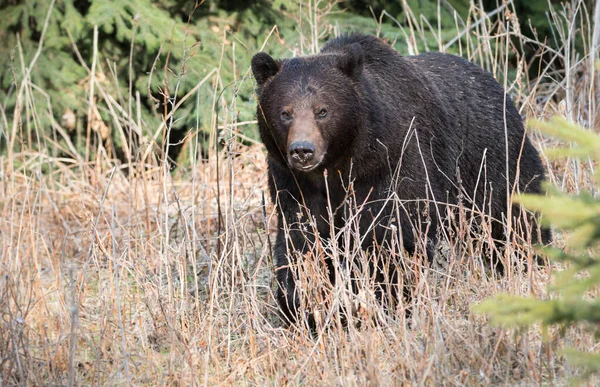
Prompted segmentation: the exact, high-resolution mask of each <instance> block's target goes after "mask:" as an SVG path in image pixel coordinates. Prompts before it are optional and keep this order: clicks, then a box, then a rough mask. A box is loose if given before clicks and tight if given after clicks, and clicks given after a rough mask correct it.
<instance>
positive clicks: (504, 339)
mask: <svg viewBox="0 0 600 387" xmlns="http://www.w3.org/2000/svg"><path fill="white" fill-rule="evenodd" d="M317 3H318V1H317V2H315V1H309V2H306V3H304V4H306V7H305V8H304V10H303V11H302V13H301V14H299V15H298V18H299V20H303V21H304V22H305V24H304V26H305V27H306V26H308V27H307V28H308V29H309V30H310V33H306V32H303V36H302V39H301V41H302V42H303V43H302V46H301V47H284V48H285V49H286V50H288V51H293V50H300V51H305V52H311V50H313V48H311V47H313V46H311V45H315V46H314V47H316V45H317V44H318V42H319V39H321V37H322V36H321V35H322V34H323V31H333V30H335V26H329V25H327V18H326V17H322V16H324V15H321V14H319V12H323V9H320V8H318V7H315V5H316V4H317ZM309 6H310V7H309ZM511 10H512V6H511V4H510V3H509V5H508V6H507V7H503V8H502V9H501V10H499V11H497V12H496V13H497V14H498V15H503V16H502V17H501V18H500V20H499V21H496V22H493V21H492V19H490V18H488V17H487V16H486V14H485V13H484V12H483V11H482V9H481V8H480V7H478V6H473V7H472V8H471V12H470V14H469V17H468V19H466V20H459V18H458V17H457V21H456V25H457V36H462V37H463V38H464V40H456V41H453V42H452V46H451V47H449V46H448V42H443V41H441V39H440V40H439V42H438V46H437V47H432V49H441V50H448V49H452V48H456V47H458V51H459V52H460V53H461V54H462V55H464V56H465V57H467V58H469V59H470V60H471V61H473V62H476V63H479V64H481V65H482V66H484V67H486V68H487V69H489V70H490V71H492V72H493V73H494V75H495V76H496V77H497V79H499V81H500V82H501V83H503V84H504V85H505V87H506V89H507V90H508V91H509V92H510V93H511V95H513V96H514V99H515V101H516V102H517V103H518V105H519V106H520V107H521V112H522V114H523V115H524V116H527V117H536V118H540V117H546V116H550V115H554V114H561V115H564V116H566V117H568V118H569V119H572V120H574V121H577V122H580V123H583V124H587V125H588V126H590V127H594V129H595V130H596V129H597V128H596V127H595V126H593V123H595V122H596V113H595V107H596V104H597V81H598V77H597V74H596V72H595V70H594V67H593V66H592V64H593V59H595V58H596V56H597V51H596V48H592V46H591V44H592V43H593V42H597V41H598V28H599V24H600V22H598V17H596V18H595V19H594V17H593V15H592V10H591V9H587V8H585V3H584V2H583V1H572V2H570V3H568V4H565V5H564V6H562V8H560V10H559V11H557V12H553V13H552V14H551V16H550V17H551V18H552V19H553V20H560V21H561V23H559V24H560V27H556V28H557V34H556V35H557V36H558V37H559V39H560V41H561V42H562V46H561V48H560V49H558V50H555V51H551V50H550V49H549V48H548V47H546V46H545V45H544V44H543V43H540V42H537V41H534V42H531V41H529V40H528V39H527V38H525V37H524V36H523V34H522V33H521V29H522V28H524V27H523V26H519V25H518V23H517V20H516V18H515V15H514V14H513V13H512V12H511ZM386 17H389V15H385V14H384V15H382V18H386ZM374 23H376V22H375V21H374ZM575 26H578V27H577V28H578V29H575ZM398 28H399V33H398V36H399V39H406V41H407V42H408V44H409V46H410V47H411V50H412V51H413V52H415V53H416V52H417V51H418V50H419V45H417V41H418V40H420V41H424V40H427V34H430V33H431V32H432V31H433V33H434V34H435V32H436V29H435V27H432V26H431V24H428V23H425V22H424V21H423V20H419V19H417V18H412V19H411V23H410V24H409V27H401V26H399V27H398ZM274 31H275V30H274ZM438 32H439V31H438ZM575 34H582V36H584V37H585V39H584V45H585V50H584V52H585V53H590V54H589V55H587V56H584V57H581V56H580V55H578V54H577V52H576V51H575V50H574V47H573V42H574V39H575ZM437 36H440V35H439V33H438V34H437ZM508 37H510V39H508ZM43 38H44V37H43V34H42V40H43ZM265 38H266V39H267V38H269V37H265ZM96 39H97V35H96ZM526 43H527V44H532V45H534V46H536V47H539V49H540V52H544V51H546V52H547V51H550V54H551V57H552V58H554V59H552V60H554V61H562V62H563V63H564V64H565V67H564V70H562V71H556V70H554V69H553V67H551V66H545V65H542V66H540V69H539V74H540V75H539V77H537V78H535V79H530V78H529V75H528V71H526V69H527V66H528V64H529V61H530V60H531V58H525V57H523V56H522V55H521V54H520V53H522V51H523V45H524V44H526ZM234 49H235V48H234V45H233V44H231V42H229V43H226V41H225V40H224V44H223V50H224V51H225V50H234ZM39 55H44V51H43V46H42V45H40V51H39ZM509 55H516V56H517V58H518V62H517V63H518V67H517V72H516V76H514V77H513V78H509V77H508V76H507V74H508V59H507V58H508V56H509ZM20 60H21V62H20V63H19V64H20V71H21V75H22V77H23V81H22V82H21V83H20V85H19V87H18V105H17V109H16V110H15V111H11V112H8V111H5V110H4V108H2V111H1V113H2V117H1V118H2V128H3V129H2V136H3V137H4V138H5V139H6V141H7V143H8V144H10V145H11V146H12V145H15V144H21V146H19V147H14V148H10V149H11V150H9V153H8V154H5V155H3V156H1V157H0V177H1V178H0V192H1V195H0V211H1V218H0V315H1V319H0V376H1V379H0V380H1V383H0V384H1V385H65V384H66V385H76V384H84V385H99V384H103V385H115V384H137V385H172V384H177V385H229V384H240V385H283V384H304V385H399V384H423V385H480V384H483V385H489V384H524V385H530V384H557V385H562V384H568V383H569V380H570V378H572V377H576V376H577V375H578V370H577V369H574V368H571V367H570V366H569V364H567V363H566V362H565V359H564V357H563V356H562V354H561V348H563V347H564V346H574V347H578V348H582V349H586V350H595V351H597V350H598V343H597V342H596V341H594V339H593V337H591V336H589V335H587V334H586V333H585V332H583V331H581V330H579V329H575V328H573V329H568V330H567V331H566V332H559V331H555V330H551V331H550V332H548V336H547V337H546V338H545V340H542V334H541V332H540V331H539V330H535V329H534V330H531V331H515V330H508V329H503V328H495V327H491V326H489V325H488V324H487V321H486V319H485V318H484V317H481V316H478V315H475V314H473V313H472V312H471V310H470V306H471V305H472V304H474V303H477V302H479V301H480V300H482V299H484V298H486V297H489V296H491V295H494V294H497V293H498V292H501V291H502V292H509V293H513V294H535V295H537V296H540V297H544V296H545V295H546V285H547V283H548V275H549V272H550V271H551V270H553V269H554V267H552V266H549V267H541V268H537V267H536V268H530V270H527V269H525V268H524V267H523V266H522V265H521V266H519V264H516V265H517V266H518V267H517V268H516V270H514V271H509V273H508V275H506V276H504V277H497V276H495V275H493V273H490V271H489V270H488V269H487V268H486V265H485V264H484V262H483V260H482V258H481V257H484V256H485V254H484V252H483V251H482V249H483V246H482V244H481V243H479V242H480V240H478V238H473V237H471V236H469V235H468V233H467V234H465V235H463V236H462V237H461V238H458V239H457V238H453V239H450V240H449V242H448V243H447V244H446V245H445V246H444V247H443V249H442V251H441V252H440V253H439V255H440V256H441V257H443V259H441V260H440V261H441V262H442V264H440V265H439V266H437V267H432V268H417V269H418V270H414V271H409V272H411V273H414V276H413V278H412V279H411V280H412V289H413V299H412V301H411V308H412V309H411V310H412V316H411V318H410V319H409V320H410V321H407V320H406V319H405V315H404V314H403V313H400V312H399V311H401V310H402V308H404V307H406V305H404V306H401V307H400V309H399V310H398V311H397V313H386V312H384V311H383V310H382V308H381V306H380V305H379V304H378V303H376V302H375V301H374V299H373V297H372V294H371V295H370V294H369V289H372V284H368V283H367V284H366V285H365V291H364V292H362V293H358V294H354V293H353V292H351V291H348V289H345V288H344V284H348V281H345V282H344V281H340V282H339V283H338V285H336V286H330V285H326V283H327V282H326V281H321V280H320V277H321V273H322V271H321V270H320V268H319V267H318V265H317V267H313V266H311V265H310V264H307V265H306V266H305V267H304V270H303V271H302V272H303V273H305V274H307V277H306V278H305V281H304V284H305V285H306V289H307V292H309V293H310V292H311V291H312V292H314V297H313V298H311V299H312V300H317V299H318V297H320V296H322V295H323V294H328V295H329V297H328V300H329V301H328V302H324V303H321V304H320V305H318V306H319V307H321V308H322V309H323V310H322V311H323V313H322V315H321V321H322V322H324V323H323V324H322V325H320V327H321V329H319V330H318V332H317V334H316V335H312V334H311V333H310V332H309V331H308V330H307V329H305V327H304V326H303V325H302V324H299V325H298V326H296V327H290V328H287V327H285V325H283V324H282V322H281V321H280V319H279V318H278V317H277V313H276V312H277V308H276V303H275V300H274V297H273V293H274V289H275V287H274V282H273V273H272V268H273V264H272V257H271V252H270V243H271V241H272V240H273V237H274V232H275V229H276V219H275V216H274V209H273V205H272V204H271V203H269V202H268V201H266V202H265V199H264V198H265V196H267V197H268V195H266V194H265V192H266V162H265V153H264V150H263V148H262V147H261V146H260V145H258V144H257V145H252V146H244V145H241V143H240V141H239V138H240V136H242V134H241V133H240V129H241V128H242V127H243V126H244V125H252V124H253V123H251V122H250V123H244V122H236V121H235V120H233V121H232V119H231V117H235V116H236V115H235V114H232V113H234V112H235V111H236V108H235V107H236V101H235V100H225V99H224V98H223V97H222V95H221V94H220V92H221V90H222V88H223V87H224V86H223V84H222V82H221V80H220V78H219V72H220V69H219V68H216V69H207V74H208V75H207V76H206V78H205V79H203V80H199V81H198V88H197V89H196V90H198V89H200V88H209V89H212V95H213V98H214V102H215V105H218V106H219V109H218V112H219V114H217V110H215V112H214V114H213V117H212V118H211V119H212V128H213V129H212V132H211V134H210V143H211V144H216V143H217V142H218V141H217V139H218V138H219V139H220V140H221V141H220V143H221V144H222V147H221V148H219V149H217V148H216V147H214V146H213V147H211V148H210V149H208V152H207V153H206V154H205V155H204V159H203V160H200V159H199V157H197V155H198V153H199V152H198V146H199V144H198V141H199V140H198V136H193V135H190V136H189V137H188V138H187V139H186V144H185V146H184V151H185V152H188V154H189V165H188V166H186V167H185V168H180V169H178V170H176V171H175V172H170V171H169V167H168V164H167V163H164V162H163V161H162V160H161V155H160V153H157V152H156V147H155V145H154V141H155V140H156V139H158V138H159V137H161V136H164V134H165V132H166V131H169V130H171V128H172V125H173V120H172V116H168V117H165V119H164V122H163V124H162V125H161V126H160V127H158V128H147V129H148V132H149V133H152V134H153V137H152V138H150V137H149V138H145V139H143V141H142V143H141V144H142V145H141V146H140V149H139V151H138V152H132V153H131V154H130V155H128V159H127V163H125V164H120V163H117V162H115V160H112V159H111V158H110V157H109V155H110V151H109V150H107V149H103V148H102V145H100V146H99V147H98V149H95V150H94V152H89V153H88V152H86V153H85V154H83V155H81V154H78V152H77V151H76V150H75V147H74V146H73V145H72V144H71V143H70V141H69V136H68V133H67V132H66V131H65V130H64V129H62V127H61V125H60V123H58V122H56V121H53V124H52V126H53V133H54V136H53V137H46V136H45V135H44V134H43V133H45V132H44V131H40V130H39V125H40V121H39V118H40V116H51V109H50V106H51V105H50V106H49V104H50V103H51V101H46V100H45V99H44V90H43V88H42V86H41V85H36V84H33V83H32V82H31V81H30V79H29V77H28V73H29V69H30V68H31V67H32V66H35V59H34V61H32V62H30V63H25V62H23V59H22V58H20ZM97 60H98V59H97V55H96V54H95V55H94V60H93V63H90V64H86V63H84V62H83V61H82V66H84V67H85V68H86V69H87V70H88V72H89V77H88V80H87V83H86V84H85V85H82V87H86V88H88V90H89V95H90V96H92V95H101V96H102V98H98V99H94V98H92V97H90V101H89V112H90V113H89V115H88V117H89V120H88V122H87V123H86V125H87V129H88V132H87V133H88V135H89V136H90V137H92V136H101V134H100V131H101V130H110V131H117V132H118V133H121V134H120V135H122V136H125V134H124V133H125V132H123V126H125V125H127V126H129V127H132V128H137V129H140V128H141V126H142V125H143V123H142V121H141V119H139V118H138V115H137V114H136V110H135V109H136V103H138V104H139V98H138V99H137V101H136V100H131V101H128V103H129V106H121V105H120V104H119V102H118V101H119V99H118V98H112V97H111V96H110V95H108V94H106V91H105V90H104V89H103V83H102V82H101V79H102V78H106V77H110V76H111V75H110V74H104V73H102V68H101V66H98V65H97ZM237 66H239V68H240V69H241V70H240V72H239V73H240V74H243V75H248V74H249V71H248V66H249V64H247V63H237ZM156 76H159V75H156ZM182 76H183V75H182ZM511 79H512V80H511ZM237 82H252V80H251V79H248V78H240V79H238V80H237ZM170 87H173V88H176V87H177V85H170ZM94 90H95V91H94ZM129 94H130V95H135V93H129ZM132 98H133V97H132ZM195 98H196V95H195V94H193V93H190V95H187V96H185V97H184V99H186V100H187V99H189V100H190V101H193V100H195ZM41 101H45V102H41ZM180 102H181V101H173V107H174V108H175V109H176V107H177V106H179V105H178V104H179V103H180ZM98 105H101V106H100V107H101V108H102V109H107V111H109V112H110V114H111V117H112V118H113V121H112V122H98V120H101V118H100V117H99V115H97V114H95V113H94V112H95V111H97V109H98V108H99V106H98ZM24 133H37V136H38V137H37V138H38V139H40V141H38V142H37V143H36V144H35V145H34V144H33V143H32V142H30V141H26V136H25V135H24ZM191 133H195V131H192V132H191ZM531 136H532V138H533V140H534V142H535V145H536V147H537V148H538V149H539V150H540V151H541V154H542V157H543V158H544V161H545V163H546V166H547V170H548V179H549V180H550V181H551V182H552V183H554V184H556V185H558V186H559V187H560V188H561V189H563V190H565V191H567V192H578V191H579V190H580V189H582V188H588V189H589V188H593V187H592V186H591V179H590V176H591V174H592V173H593V172H594V167H595V166H594V165H590V164H589V163H586V162H580V161H576V160H567V161H566V162H562V163H551V162H550V161H548V160H546V158H545V157H544V149H545V148H546V147H547V146H549V145H550V144H551V143H553V142H554V140H552V139H548V138H542V137H541V136H540V135H538V134H537V133H531ZM88 144H98V142H97V141H89V142H88ZM13 149H18V150H15V151H14V152H13ZM91 154H94V155H96V156H94V157H92V156H90V155H91ZM345 232H347V233H348V234H347V235H351V233H352V232H354V231H353V230H352V228H351V227H349V228H348V230H347V231H345ZM554 243H556V244H557V245H558V246H560V244H561V235H560V234H557V235H556V241H555V242H554ZM335 248H336V247H335V246H325V249H324V251H329V252H328V254H336V255H340V254H341V255H342V256H345V257H352V256H354V255H355V254H358V255H360V254H361V252H360V251H355V250H352V249H348V250H347V251H336V250H335ZM510 251H511V253H510V254H512V255H511V256H512V257H517V256H518V255H519V254H520V255H524V256H526V257H527V256H531V254H532V252H531V249H530V246H528V245H527V243H524V242H518V241H516V242H515V243H514V244H513V246H512V248H511V249H510ZM397 253H398V255H402V256H403V254H404V253H403V252H402V251H398V252H397ZM511 256H509V257H507V258H506V259H511ZM364 259H371V258H370V257H364ZM405 259H406V265H407V267H411V265H415V262H416V261H415V260H414V259H413V257H405ZM514 261H515V262H520V260H518V259H516V258H515V259H514ZM340 275H342V274H340ZM367 280H368V279H365V282H368V281H367ZM340 284H341V285H340ZM369 286H370V287H369ZM314 289H317V291H315V290H314ZM323 289H325V291H324V292H323V291H321V290H323ZM339 305H346V306H347V307H352V308H354V310H355V314H354V315H353V316H354V317H351V318H356V319H357V320H359V321H360V322H361V324H360V326H359V325H356V324H353V323H351V324H349V325H348V327H347V328H343V327H341V324H340V323H339V320H338V318H339V314H337V313H335V311H337V310H338V309H339V308H338V307H339Z"/></svg>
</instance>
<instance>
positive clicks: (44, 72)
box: [0, 0, 276, 160]
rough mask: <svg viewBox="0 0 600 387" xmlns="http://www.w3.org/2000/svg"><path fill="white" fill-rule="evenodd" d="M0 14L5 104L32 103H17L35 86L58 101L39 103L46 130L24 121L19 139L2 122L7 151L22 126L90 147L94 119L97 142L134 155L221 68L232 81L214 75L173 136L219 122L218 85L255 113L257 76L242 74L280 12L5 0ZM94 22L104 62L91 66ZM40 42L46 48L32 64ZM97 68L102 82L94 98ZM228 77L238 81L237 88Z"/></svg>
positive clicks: (249, 7)
mask: <svg viewBox="0 0 600 387" xmlns="http://www.w3.org/2000/svg"><path fill="white" fill-rule="evenodd" d="M0 13H2V15H3V16H2V18H0V39H2V42H3V44H2V45H1V47H0V101H2V107H3V110H4V111H5V112H6V113H7V115H9V116H12V115H13V112H14V111H15V109H19V111H21V112H23V111H24V107H18V106H15V105H16V101H17V100H18V98H17V96H18V94H19V93H29V94H28V97H27V99H26V100H28V101H29V107H34V106H35V107H37V108H39V107H41V106H44V107H48V109H49V110H50V111H38V112H36V113H37V114H35V119H34V121H35V123H36V125H37V129H34V128H33V127H24V128H22V131H23V133H20V134H19V136H16V134H15V136H13V137H14V138H11V133H10V132H9V131H1V132H0V152H2V151H6V149H7V148H8V147H11V148H13V149H15V148H16V149H15V150H18V148H19V146H22V145H24V144H23V143H22V142H21V141H20V140H19V138H20V137H21V135H22V137H23V138H30V140H31V144H27V145H28V146H33V147H34V148H35V147H36V146H37V149H45V148H46V147H45V146H42V145H41V143H45V142H46V141H47V140H48V139H50V138H52V139H55V138H58V142H59V143H60V142H62V143H63V144H64V142H65V141H67V142H68V141H73V143H74V144H75V146H74V148H75V149H73V147H71V151H73V150H76V152H70V153H80V154H83V153H84V152H86V150H85V149H84V148H85V147H87V148H90V144H88V143H86V140H85V138H86V134H87V133H86V130H89V128H88V127H89V126H90V122H92V125H91V127H92V129H93V131H95V132H97V133H92V135H94V134H95V135H96V136H95V137H96V138H97V142H98V143H102V142H104V144H103V145H104V146H105V148H106V149H109V150H111V149H112V151H113V152H112V153H113V154H111V155H109V157H110V158H115V157H118V158H121V159H122V160H123V155H124V154H135V146H136V144H137V143H139V142H140V141H144V140H142V138H145V139H146V140H148V139H149V138H152V135H153V133H146V131H151V130H155V129H156V128H157V127H159V126H160V123H161V121H162V120H163V119H164V117H166V116H167V115H168V113H169V112H170V110H171V109H172V108H173V106H175V104H177V102H178V101H179V99H180V98H181V97H182V96H184V95H185V94H186V93H188V92H189V91H190V90H192V89H193V88H194V87H195V86H196V85H197V84H198V82H199V81H200V80H201V79H203V78H204V77H205V76H206V75H207V74H209V73H210V71H211V70H214V69H216V68H219V79H220V80H222V81H223V84H220V85H214V84H211V82H207V83H206V85H207V86H206V87H205V88H204V89H201V90H199V91H198V93H199V94H200V95H199V97H198V98H196V96H194V98H189V102H187V103H185V104H182V105H181V106H179V107H178V109H177V112H176V114H175V116H174V117H173V123H174V124H173V125H172V128H170V129H172V130H170V131H169V132H170V135H171V136H172V137H174V138H175V139H176V140H175V141H181V138H182V137H183V136H184V135H185V134H187V133H188V132H189V131H190V129H191V128H198V129H199V133H200V136H199V137H201V141H202V140H203V135H202V134H203V131H207V130H208V128H209V126H210V125H211V124H212V123H211V122H210V116H211V111H212V109H213V108H214V106H213V103H214V102H213V101H212V99H211V98H209V96H210V95H212V90H213V88H215V87H216V88H217V89H219V88H226V89H227V90H225V92H224V93H223V97H224V98H227V100H229V101H230V100H231V99H232V98H233V95H234V94H235V95H236V97H237V107H238V109H239V111H240V114H242V115H245V116H244V119H251V118H252V114H253V102H252V101H250V100H251V98H252V94H253V89H252V85H251V82H250V81H247V82H243V83H242V82H239V80H240V79H241V78H243V77H244V76H245V75H246V74H245V72H246V70H247V68H246V67H247V66H246V67H244V66H245V65H246V63H249V62H250V57H251V55H252V53H254V52H255V51H256V50H257V49H258V47H260V45H261V44H262V43H263V41H262V39H264V38H265V36H267V35H268V32H269V30H270V28H272V26H273V24H274V15H275V14H276V11H275V10H274V9H273V8H272V5H270V4H268V3H266V2H263V1H257V2H244V1H242V2H231V1H215V2H213V1H211V2H204V1H196V2H193V1H191V2H179V1H175V0H160V1H150V0H124V1H119V2H115V1H110V0H88V1H85V0H54V1H45V0H28V1H25V0H9V1H7V2H3V3H2V4H0ZM241 20H244V23H243V25H242V23H241ZM94 28H97V30H98V37H97V51H96V52H97V62H96V66H97V67H96V68H95V69H92V62H93V57H94ZM259 39H261V40H260V41H259ZM224 42H225V43H224ZM40 44H42V45H43V50H42V51H43V54H42V55H39V56H38V57H37V59H36V61H35V64H34V65H32V59H33V58H34V57H35V56H36V52H37V50H38V48H39V47H40ZM236 44H237V45H236ZM224 45H225V46H224ZM234 45H236V47H235V49H232V46H234ZM234 50H235V51H234ZM234 62H235V63H234ZM92 71H93V72H94V75H93V77H94V83H95V87H94V96H93V98H90V96H89V93H90V85H91V74H92ZM234 72H235V73H234ZM211 81H212V80H211ZM236 81H237V83H239V84H241V86H240V85H238V84H236ZM24 84H25V85H27V87H25V88H23V87H22V85H24ZM229 84H235V85H234V86H232V87H229V88H228V87H227V85H229ZM138 95H139V97H138ZM108 96H111V97H114V96H118V97H119V100H118V101H115V102H116V103H118V104H119V105H120V106H121V107H125V110H126V111H124V112H123V111H121V112H119V114H120V115H121V117H123V116H125V117H128V116H129V114H131V116H132V117H136V116H137V115H138V111H139V116H140V117H141V122H140V123H141V125H140V127H139V128H132V127H129V126H131V125H129V126H128V125H127V123H123V122H116V121H118V119H117V118H116V117H115V115H114V114H112V112H111V106H109V105H111V101H107V100H106V98H107V97H108ZM204 97H206V98H204ZM90 101H93V102H94V109H91V110H90ZM197 101H199V103H198V102H197ZM112 105H115V104H114V103H113V104H112ZM113 108H114V106H113ZM117 110H118V108H117ZM28 114H29V113H28ZM24 121H25V122H27V120H24ZM118 128H121V129H118ZM56 129H59V131H60V133H58V134H57V133H55V131H56ZM60 129H64V130H60ZM119 130H120V131H121V133H118V131H119ZM65 137H68V138H69V140H65ZM165 137H168V136H166V135H163V136H158V138H157V139H156V141H157V142H158V145H159V146H161V145H162V146H164V142H166V141H168V138H165ZM129 142H131V143H129ZM161 142H162V144H161ZM91 145H92V147H91V148H93V145H94V144H91ZM107 145H111V146H107ZM64 149H65V150H68V149H69V147H67V146H65V147H64ZM87 151H89V149H87ZM92 152H93V151H92ZM67 153H69V152H67ZM64 155H65V156H70V157H73V158H75V156H76V155H74V154H64Z"/></svg>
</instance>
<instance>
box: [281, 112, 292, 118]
mask: <svg viewBox="0 0 600 387" xmlns="http://www.w3.org/2000/svg"><path fill="white" fill-rule="evenodd" d="M281 119H282V120H286V121H287V120H291V119H292V115H291V114H290V112H287V111H285V110H284V111H282V112H281Z"/></svg>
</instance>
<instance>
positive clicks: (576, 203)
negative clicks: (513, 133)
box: [475, 118, 600, 373]
mask: <svg viewBox="0 0 600 387" xmlns="http://www.w3.org/2000/svg"><path fill="white" fill-rule="evenodd" d="M529 126H535V127H537V128H539V129H541V130H542V131H543V132H544V133H546V134H549V135H552V136H555V137H558V138H559V139H562V140H564V141H567V142H571V143H573V144H575V145H577V146H576V147H569V148H560V149H551V150H548V151H546V154H547V155H548V156H549V157H579V158H591V159H592V160H593V161H595V162H598V161H600V135H598V134H596V133H594V132H591V131H589V130H586V129H584V128H581V127H579V126H576V125H574V124H572V123H570V122H568V121H566V120H565V119H564V118H555V119H554V120H553V121H552V122H549V123H548V122H539V121H532V122H530V125H529ZM594 179H595V182H596V184H597V186H598V185H600V170H596V173H595V175H594ZM548 191H549V192H548V195H547V196H545V197H540V196H535V195H522V196H521V197H520V198H519V199H518V201H519V202H520V203H521V204H523V205H524V206H525V207H527V208H529V209H531V210H534V211H539V212H540V213H542V214H543V220H544V222H545V223H547V224H548V225H551V226H553V227H555V228H557V229H559V230H563V231H566V232H568V237H567V239H566V241H565V249H564V250H561V249H558V248H554V247H548V248H545V249H544V251H545V253H546V255H547V256H548V257H549V258H550V259H551V260H554V261H557V262H561V263H563V265H564V270H562V271H555V272H554V273H553V282H552V284H551V285H550V288H549V294H550V297H549V298H548V299H544V300H538V299H534V298H532V297H517V296H511V295H499V296H496V297H494V298H492V299H490V300H487V301H485V302H483V303H482V304H480V305H478V306H477V307H476V308H475V309H476V310H478V311H479V312H484V313H487V314H488V315H489V316H490V318H491V321H492V322H493V323H496V324H501V325H507V326H522V327H528V326H531V325H532V324H534V323H541V324H542V327H543V328H544V330H546V329H547V328H548V327H550V326H559V327H567V326H571V325H580V326H584V327H587V328H589V329H590V330H591V331H592V332H593V334H594V335H596V337H598V336H600V300H599V299H598V298H597V296H595V295H594V294H597V291H598V290H599V288H600V259H598V248H599V247H600V217H599V216H598V214H600V199H598V198H597V196H596V195H594V194H593V193H591V192H582V193H580V194H579V195H565V194H563V193H560V192H558V191H557V190H555V189H550V188H549V189H548ZM565 353H566V355H567V358H568V359H569V361H571V362H572V363H573V364H574V365H579V366H582V367H583V368H584V369H585V370H586V371H587V372H589V373H591V372H598V371H600V354H598V353H585V352H579V351H576V350H573V349H567V350H566V351H565Z"/></svg>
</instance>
